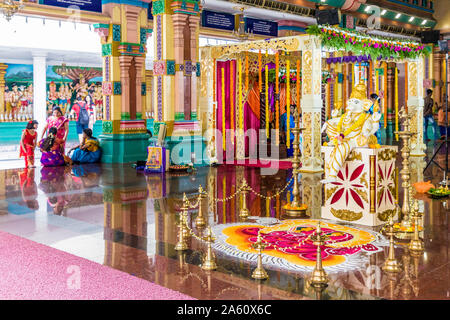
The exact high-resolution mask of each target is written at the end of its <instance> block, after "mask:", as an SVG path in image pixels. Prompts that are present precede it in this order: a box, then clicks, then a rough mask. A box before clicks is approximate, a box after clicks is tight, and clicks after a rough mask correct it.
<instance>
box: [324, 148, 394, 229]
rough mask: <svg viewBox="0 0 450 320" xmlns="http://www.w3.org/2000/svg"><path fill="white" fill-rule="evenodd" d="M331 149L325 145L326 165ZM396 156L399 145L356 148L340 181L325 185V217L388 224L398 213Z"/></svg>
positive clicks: (342, 172)
mask: <svg viewBox="0 0 450 320" xmlns="http://www.w3.org/2000/svg"><path fill="white" fill-rule="evenodd" d="M332 150H333V147H331V146H330V147H325V146H323V147H322V149H321V151H322V152H323V153H324V154H325V164H327V163H328V162H329V161H330V154H331V151H332ZM396 157H397V147H396V146H382V147H381V148H379V149H370V148H355V149H353V151H352V153H351V154H350V155H349V156H348V158H347V160H346V161H345V163H344V166H343V167H342V169H341V170H340V171H339V173H338V177H337V181H336V182H333V183H327V184H326V185H325V204H324V206H322V218H325V219H332V220H337V221H342V222H351V223H356V224H361V225H366V226H378V225H380V224H383V223H385V222H386V221H387V219H388V217H389V215H390V214H392V213H393V212H395V200H396V197H397V189H398V187H397V179H396V167H395V160H396ZM327 178H328V177H326V176H325V179H327ZM394 218H395V217H394Z"/></svg>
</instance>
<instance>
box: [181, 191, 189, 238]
mask: <svg viewBox="0 0 450 320" xmlns="http://www.w3.org/2000/svg"><path fill="white" fill-rule="evenodd" d="M181 210H182V211H181V217H180V219H181V220H182V227H183V236H184V238H185V239H186V240H188V239H189V238H190V237H191V232H190V231H189V229H188V227H187V224H188V210H189V200H188V198H187V196H186V193H183V207H181Z"/></svg>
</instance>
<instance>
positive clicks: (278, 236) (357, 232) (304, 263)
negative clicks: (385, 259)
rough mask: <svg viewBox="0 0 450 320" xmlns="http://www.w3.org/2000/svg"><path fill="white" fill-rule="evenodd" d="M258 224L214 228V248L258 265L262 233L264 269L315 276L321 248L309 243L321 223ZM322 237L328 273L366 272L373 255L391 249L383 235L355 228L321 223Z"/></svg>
mask: <svg viewBox="0 0 450 320" xmlns="http://www.w3.org/2000/svg"><path fill="white" fill-rule="evenodd" d="M276 221H277V223H275V222H274V221H270V222H269V221H264V220H258V219H257V220H256V223H247V222H245V223H234V224H221V225H216V226H214V227H212V230H213V232H214V234H215V235H216V237H217V241H215V243H214V245H213V248H214V250H215V251H216V252H217V253H218V254H224V255H228V256H231V257H234V258H237V259H241V260H245V261H250V262H255V261H256V259H257V251H256V250H255V249H253V248H252V244H253V243H255V242H256V240H257V235H258V232H259V233H260V234H261V238H262V240H263V241H264V242H265V243H266V244H267V247H266V248H265V250H264V251H263V255H262V261H263V265H264V267H267V268H270V269H279V270H290V271H299V272H311V271H312V270H313V268H314V266H315V263H316V255H317V253H316V252H317V246H315V245H314V244H313V243H312V241H311V240H310V239H309V237H310V236H311V235H313V234H314V233H315V230H316V227H317V223H318V222H319V220H313V219H302V220H283V221H279V220H276ZM320 225H321V228H322V234H324V235H326V236H327V237H328V238H329V240H327V241H326V242H325V244H324V245H323V246H322V248H321V249H322V263H323V267H324V269H325V270H326V271H327V272H328V273H334V272H346V271H349V270H357V269H360V268H363V267H364V265H365V264H366V263H367V262H368V260H369V255H371V254H373V253H376V252H380V251H383V249H382V247H387V246H389V242H388V240H387V239H386V238H385V237H384V236H383V235H381V234H379V233H377V232H374V231H371V230H367V229H362V228H360V227H358V228H356V227H354V226H348V225H341V224H339V225H338V224H333V223H329V222H325V221H323V220H320Z"/></svg>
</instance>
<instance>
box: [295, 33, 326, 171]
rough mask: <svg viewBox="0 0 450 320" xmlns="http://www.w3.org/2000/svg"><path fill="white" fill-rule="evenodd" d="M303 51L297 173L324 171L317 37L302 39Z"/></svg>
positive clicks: (319, 51)
mask: <svg viewBox="0 0 450 320" xmlns="http://www.w3.org/2000/svg"><path fill="white" fill-rule="evenodd" d="M304 45H305V48H304V50H303V51H302V66H303V70H302V72H303V81H302V99H301V107H302V122H303V127H304V128H306V129H305V130H304V131H303V154H302V158H301V162H302V167H301V168H300V172H308V173H315V172H323V167H322V165H323V159H322V156H321V153H320V146H321V133H320V129H321V110H322V95H321V83H322V58H321V57H322V52H321V43H320V41H319V40H318V39H316V38H313V37H311V38H309V39H308V40H305V41H304Z"/></svg>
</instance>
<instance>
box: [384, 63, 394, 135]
mask: <svg viewBox="0 0 450 320" xmlns="http://www.w3.org/2000/svg"><path fill="white" fill-rule="evenodd" d="M395 67H396V65H395V62H389V63H388V69H387V93H386V94H387V127H386V138H387V139H392V137H393V132H394V130H393V121H394V117H395V115H394V109H395ZM380 126H383V127H384V125H383V123H382V122H380Z"/></svg>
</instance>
